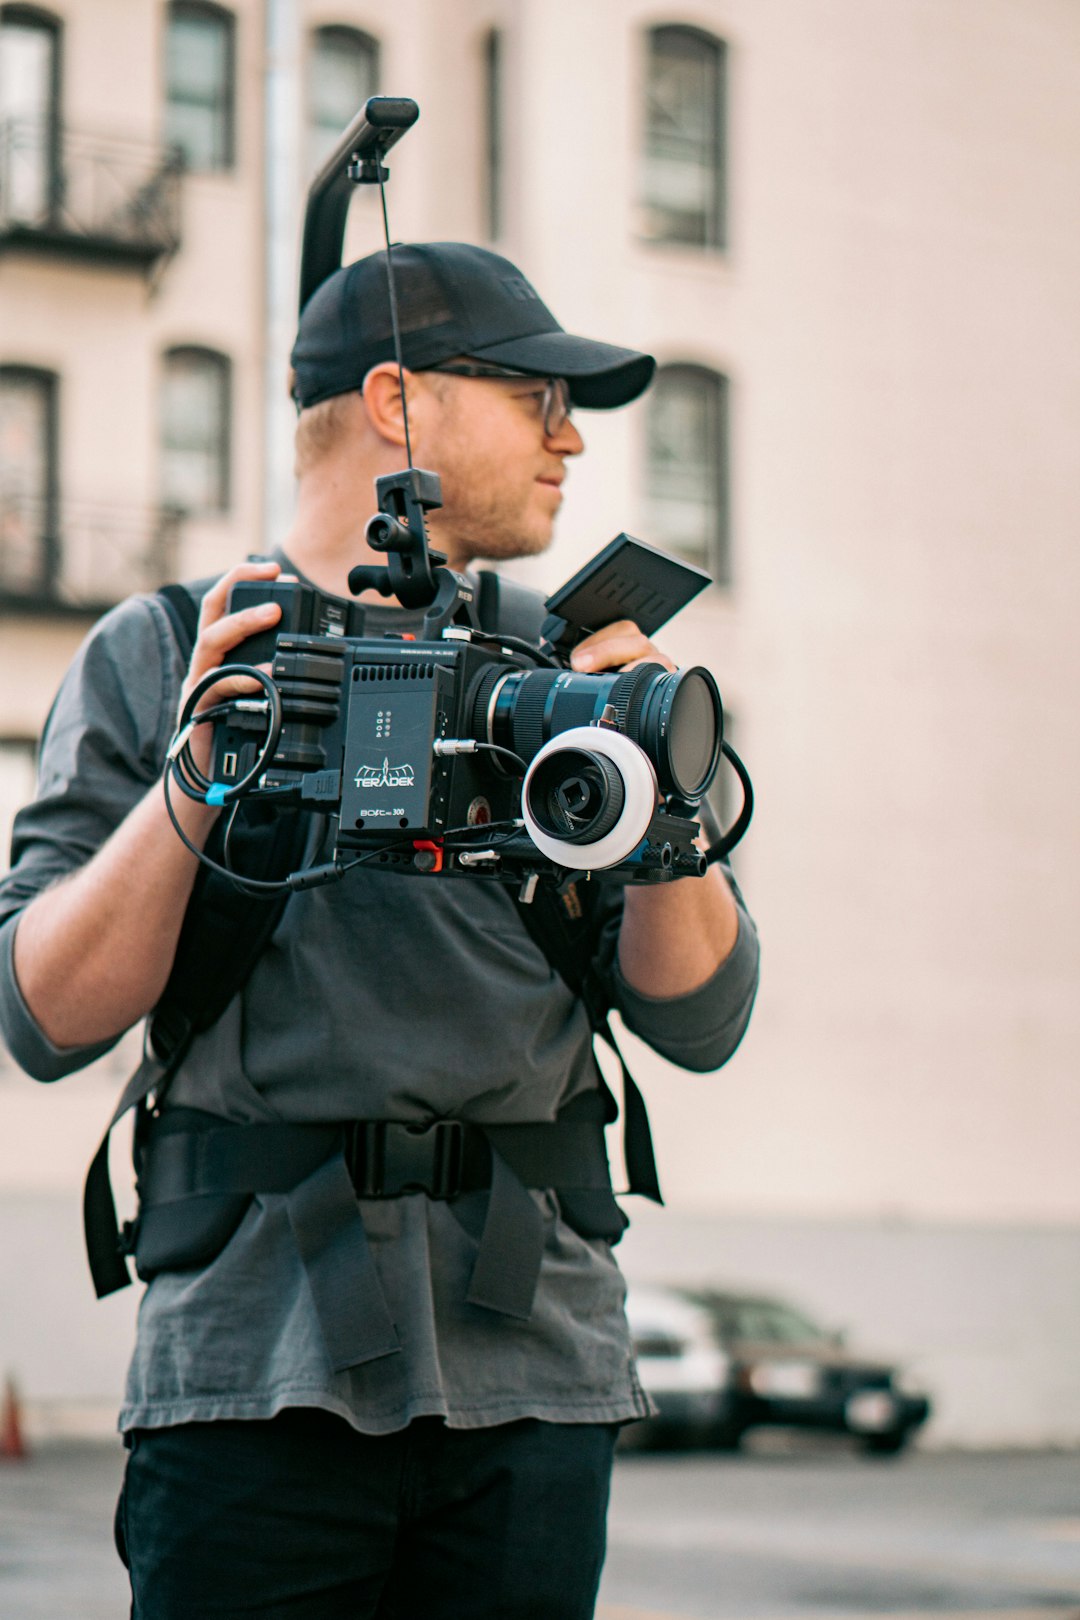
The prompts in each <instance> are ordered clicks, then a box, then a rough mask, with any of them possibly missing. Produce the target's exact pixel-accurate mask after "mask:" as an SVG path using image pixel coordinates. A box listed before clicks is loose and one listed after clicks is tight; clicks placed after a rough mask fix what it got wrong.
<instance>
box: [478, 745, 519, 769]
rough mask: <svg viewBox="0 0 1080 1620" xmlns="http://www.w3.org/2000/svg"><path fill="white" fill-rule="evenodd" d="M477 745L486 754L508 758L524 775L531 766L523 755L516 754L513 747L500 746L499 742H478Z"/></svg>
mask: <svg viewBox="0 0 1080 1620" xmlns="http://www.w3.org/2000/svg"><path fill="white" fill-rule="evenodd" d="M476 746H477V749H478V750H479V749H481V748H482V749H483V750H484V752H485V753H486V754H498V755H499V757H500V758H501V759H508V760H509V761H510V763H511V764H512V765H516V766H517V768H518V771H519V772H520V774H521V775H522V776H524V775H525V772H526V771H527V770H528V768H529V767H528V766H527V765H526V763H525V761H524V760H523V759H522V757H521V755H520V754H515V753H514V751H513V749H512V748H500V747H499V745H498V743H491V742H478V743H477V745H476Z"/></svg>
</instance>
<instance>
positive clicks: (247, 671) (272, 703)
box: [166, 664, 283, 804]
mask: <svg viewBox="0 0 1080 1620" xmlns="http://www.w3.org/2000/svg"><path fill="white" fill-rule="evenodd" d="M233 676H242V677H244V678H245V679H249V680H255V681H257V682H258V684H259V685H260V686H261V687H262V689H263V691H264V692H265V693H266V699H267V704H268V713H267V724H266V737H265V738H264V740H263V743H262V746H261V747H260V748H259V750H258V752H257V753H256V756H255V763H254V764H253V765H252V767H251V769H250V770H249V771H247V772H246V773H245V775H244V776H242V777H241V778H240V780H239V781H238V782H234V783H233V784H232V786H231V787H225V786H224V785H223V784H221V783H217V782H210V781H209V779H208V778H207V777H206V776H204V775H203V773H202V771H201V770H200V769H199V767H198V766H197V765H196V764H195V762H194V760H193V759H192V758H191V753H190V749H189V742H190V738H187V737H185V739H184V741H183V743H182V744H180V746H179V747H178V746H177V740H178V738H179V737H181V736H182V735H183V733H184V731H185V730H186V729H187V727H188V726H189V725H199V724H201V723H202V720H201V717H200V716H198V715H196V714H195V707H196V705H197V704H198V702H199V699H200V698H201V697H202V696H203V694H204V693H206V692H209V691H210V690H211V689H212V688H213V687H215V686H217V685H218V684H219V683H220V682H221V681H223V680H227V679H229V678H230V677H233ZM244 701H245V700H244V699H243V698H240V697H237V698H232V699H230V700H228V702H227V703H226V704H225V705H224V708H225V709H229V708H231V707H232V705H233V704H234V703H237V702H244ZM211 707H212V708H214V709H217V708H220V707H222V705H220V704H213V705H211ZM282 719H283V712H282V704H281V693H280V692H279V691H278V688H277V687H276V685H275V684H274V682H273V681H272V680H271V678H270V676H269V675H267V674H265V673H264V672H263V671H262V670H261V669H256V668H255V666H254V664H223V665H221V667H220V668H219V669H212V670H209V671H208V672H207V673H206V674H205V675H204V676H203V678H202V680H201V681H197V682H196V683H195V685H194V686H193V687H192V689H191V691H190V692H189V693H188V696H187V699H186V701H185V703H184V706H183V708H182V709H181V711H180V720H179V724H178V725H177V728H176V735H175V736H174V737H173V740H172V742H171V743H170V744H169V752H168V760H169V772H174V773H175V775H176V779H177V781H178V782H179V784H180V786H181V787H182V788H183V790H184V792H185V793H187V795H188V797H189V798H196V797H198V795H197V794H196V793H195V792H193V791H192V790H191V788H190V787H189V786H188V785H187V784H186V783H185V781H184V773H185V772H190V773H191V779H192V780H193V781H194V782H196V783H205V784H206V786H205V788H204V794H203V802H204V803H218V804H232V803H233V801H234V800H236V799H239V798H241V797H242V796H243V795H244V794H245V793H246V792H247V791H248V789H249V788H251V787H252V786H253V785H254V783H255V782H256V781H257V780H258V778H259V777H260V776H261V775H262V773H263V771H264V770H265V769H266V767H267V765H268V764H269V763H270V761H271V760H272V759H273V757H274V755H275V754H276V753H277V747H278V743H279V742H280V740H281V726H282ZM174 749H175V750H176V753H175V754H174V753H173V750H174ZM181 760H183V765H182V766H180V765H179V762H180V761H181ZM169 772H167V773H166V774H169ZM215 791H216V797H215V798H214V799H213V800H210V799H208V798H207V797H206V795H208V794H210V793H211V792H215Z"/></svg>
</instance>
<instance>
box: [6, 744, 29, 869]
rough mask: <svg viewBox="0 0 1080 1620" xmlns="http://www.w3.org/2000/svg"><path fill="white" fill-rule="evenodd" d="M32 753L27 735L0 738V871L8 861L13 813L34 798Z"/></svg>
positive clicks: (9, 857)
mask: <svg viewBox="0 0 1080 1620" xmlns="http://www.w3.org/2000/svg"><path fill="white" fill-rule="evenodd" d="M36 752H37V749H36V745H35V744H34V743H33V742H32V741H31V740H30V739H29V738H27V737H0V872H6V871H7V869H8V865H9V863H10V859H11V824H12V822H13V821H14V819H15V812H16V811H17V810H20V809H21V808H22V806H23V805H24V804H28V803H29V802H30V800H31V799H32V798H33V797H34V774H35V772H34V758H35V754H36Z"/></svg>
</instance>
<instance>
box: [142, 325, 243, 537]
mask: <svg viewBox="0 0 1080 1620" xmlns="http://www.w3.org/2000/svg"><path fill="white" fill-rule="evenodd" d="M173 360H200V361H203V362H209V364H210V365H211V366H212V367H213V368H214V370H215V371H216V374H217V376H218V377H219V378H220V380H221V384H222V397H223V404H224V409H223V412H222V418H223V420H222V434H221V447H220V459H219V474H220V476H219V490H218V502H217V504H216V505H214V506H207V507H200V508H198V509H192V508H182V509H179V510H181V512H182V516H183V517H185V518H191V519H192V520H193V521H195V522H198V521H200V520H203V519H207V518H209V519H214V518H221V517H227V516H228V515H229V513H230V512H231V511H232V504H233V471H232V452H233V362H232V359H231V357H230V356H229V355H227V354H225V353H224V352H223V351H222V350H221V349H211V348H210V347H209V346H208V345H206V344H202V343H173V344H170V345H169V347H168V348H167V349H164V350H162V354H161V365H160V372H161V381H160V392H159V403H158V455H159V479H158V488H159V490H160V492H161V504H162V506H163V507H164V508H165V509H166V510H170V511H175V510H178V508H176V507H175V506H173V505H172V504H171V503H170V502H169V500H168V497H167V495H166V491H165V476H164V475H165V461H166V457H167V455H168V452H169V450H170V449H171V448H173V446H171V445H170V444H169V443H168V442H167V440H166V436H165V433H166V427H167V419H166V411H165V391H166V386H167V383H168V376H169V364H170V362H171V361H173Z"/></svg>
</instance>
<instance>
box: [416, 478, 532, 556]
mask: <svg viewBox="0 0 1080 1620" xmlns="http://www.w3.org/2000/svg"><path fill="white" fill-rule="evenodd" d="M524 504H525V503H522V504H521V506H514V503H511V502H509V501H506V500H504V499H500V498H499V497H498V495H497V494H496V493H495V492H494V490H493V488H492V487H491V486H487V487H486V488H485V489H483V490H474V491H472V492H471V495H470V498H469V499H467V500H462V501H448V502H447V504H446V505H445V506H444V507H442V508H441V509H440V510H439V511H438V512H433V513H432V515H431V519H430V525H431V535H432V540H433V542H434V544H435V545H436V546H437V547H439V549H440V550H444V551H446V552H448V553H449V555H450V557H451V558H452V559H454V560H456V561H457V562H458V563H460V564H465V563H469V562H474V561H478V562H509V561H511V560H512V559H513V558H515V557H537V556H539V555H540V554H541V553H542V552H544V551H546V550H547V549H548V547H549V546H550V545H551V542H552V538H553V530H554V517H553V516H549V517H546V518H545V517H543V516H541V515H538V514H537V512H536V511H535V509H534V510H533V511H531V512H530V511H528V510H527V508H526V509H524V510H523V509H522V507H523V506H524Z"/></svg>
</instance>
